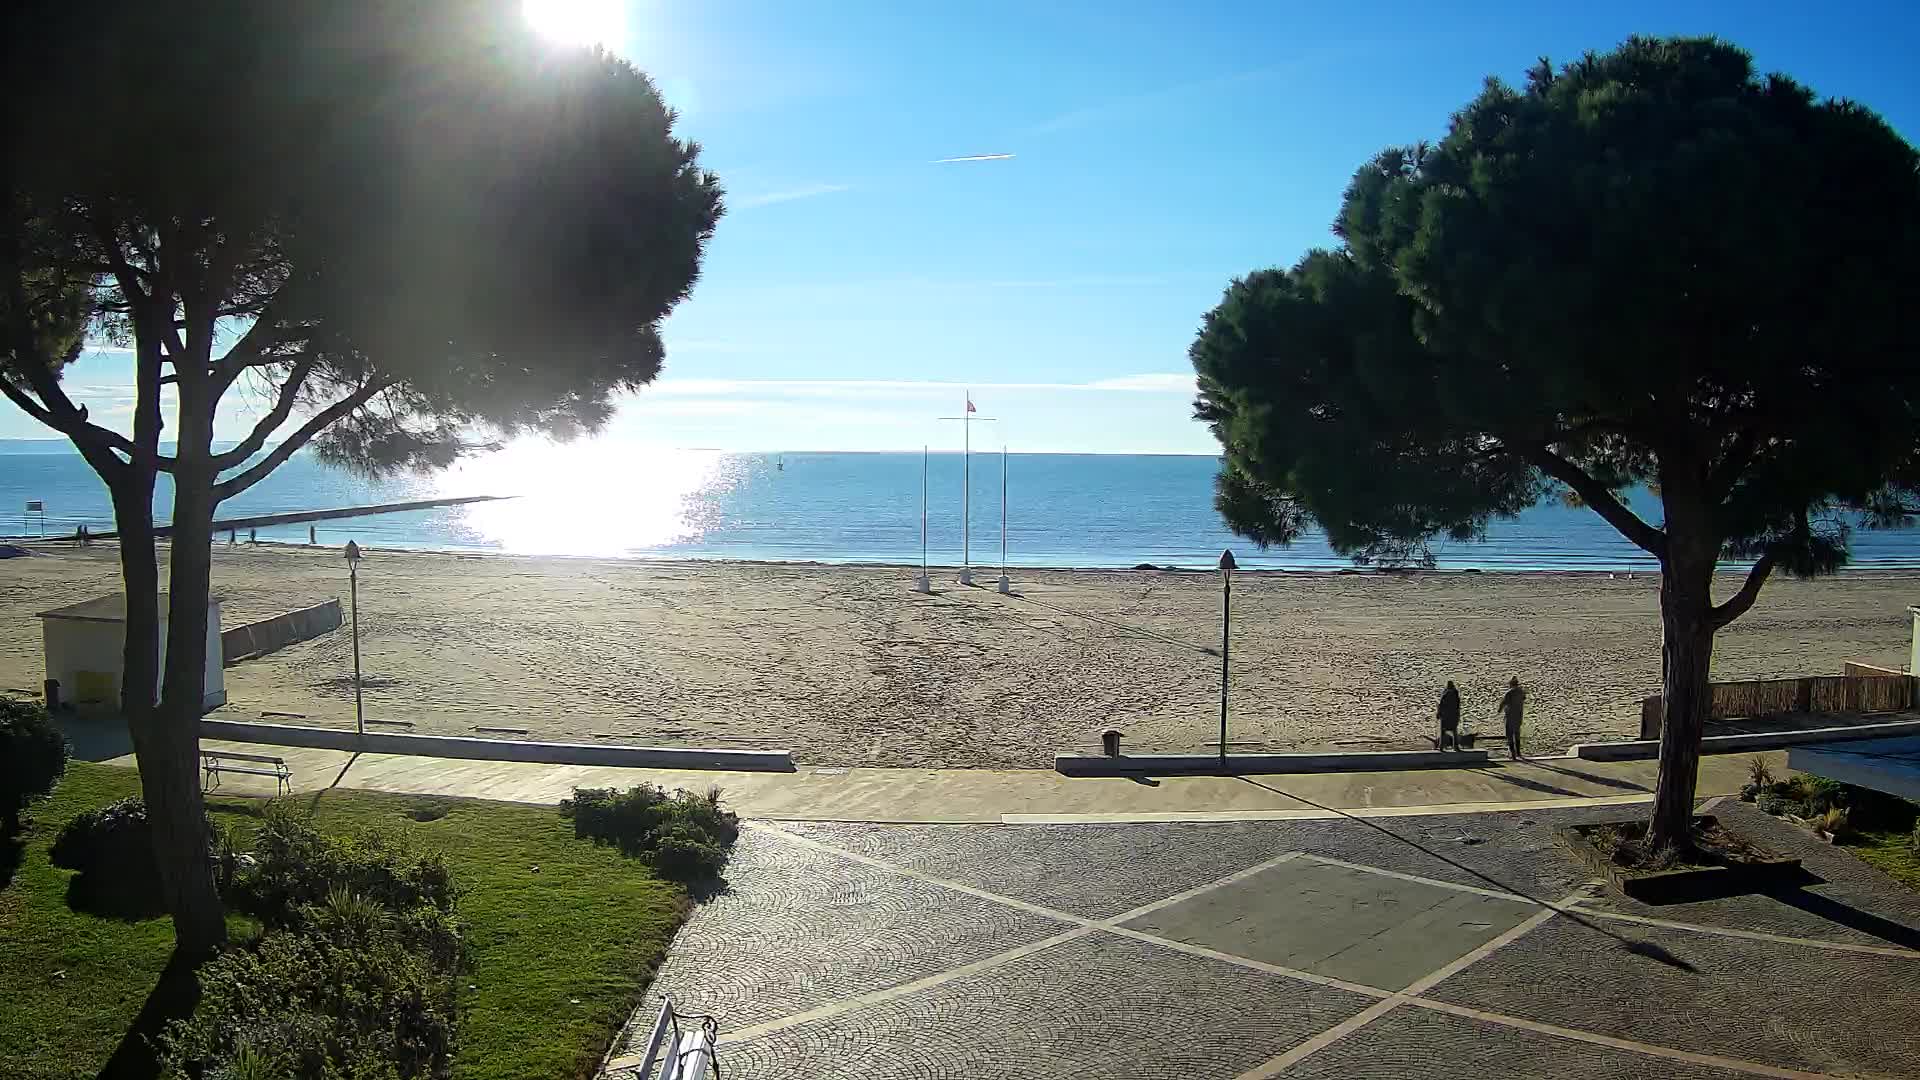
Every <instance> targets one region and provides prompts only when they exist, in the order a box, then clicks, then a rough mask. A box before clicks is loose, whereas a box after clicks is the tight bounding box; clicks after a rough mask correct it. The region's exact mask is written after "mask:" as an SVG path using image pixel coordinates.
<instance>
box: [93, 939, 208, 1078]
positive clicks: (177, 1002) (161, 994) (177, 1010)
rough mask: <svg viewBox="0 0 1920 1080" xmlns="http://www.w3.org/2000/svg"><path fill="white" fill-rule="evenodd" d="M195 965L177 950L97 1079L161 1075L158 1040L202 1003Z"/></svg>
mask: <svg viewBox="0 0 1920 1080" xmlns="http://www.w3.org/2000/svg"><path fill="white" fill-rule="evenodd" d="M194 968H195V965H193V964H191V963H188V962H187V961H185V960H183V959H182V958H181V956H180V954H179V953H178V952H175V953H174V954H173V956H172V958H171V959H169V960H168V961H167V966H166V967H165V968H164V969H162V970H161V972H160V981H159V982H157V983H155V984H154V987H153V990H152V992H151V993H149V994H148V995H147V1000H146V1001H145V1002H144V1003H143V1004H142V1005H141V1006H140V1013H139V1015H138V1016H135V1017H134V1020H133V1026H131V1027H129V1028H127V1030H126V1033H125V1034H124V1035H122V1036H120V1044H119V1045H118V1046H116V1047H114V1050H113V1056H112V1057H110V1058H108V1059H107V1063H106V1064H105V1065H104V1066H102V1067H101V1069H100V1072H99V1074H98V1075H97V1077H96V1078H95V1080H153V1078H154V1077H156V1076H158V1075H159V1073H160V1062H159V1060H158V1055H157V1053H156V1051H157V1049H158V1047H157V1046H156V1044H155V1040H156V1039H157V1038H158V1037H159V1035H160V1033H161V1032H163V1031H165V1030H166V1029H167V1025H168V1024H170V1023H172V1022H173V1021H175V1020H183V1019H185V1018H187V1017H188V1016H191V1015H193V1010H194V1007H195V1006H196V1005H198V1004H199V1003H200V983H199V981H198V980H197V979H195V978H194Z"/></svg>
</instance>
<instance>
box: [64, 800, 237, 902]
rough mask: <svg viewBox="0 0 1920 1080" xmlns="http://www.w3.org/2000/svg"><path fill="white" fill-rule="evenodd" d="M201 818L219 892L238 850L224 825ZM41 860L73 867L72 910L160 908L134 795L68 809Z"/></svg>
mask: <svg viewBox="0 0 1920 1080" xmlns="http://www.w3.org/2000/svg"><path fill="white" fill-rule="evenodd" d="M206 822H207V858H208V859H209V861H211V862H212V864H213V868H214V879H215V883H216V884H218V885H219V887H220V889H221V891H222V892H223V893H224V892H226V891H227V887H228V885H229V884H230V883H231V882H232V880H233V875H234V872H235V870H236V868H237V867H238V866H239V863H240V857H239V852H238V850H237V849H236V847H235V843H234V839H233V834H232V833H231V832H230V831H229V830H226V829H223V828H221V827H220V825H219V824H218V823H217V822H215V821H214V820H213V819H212V818H211V817H208V818H207V819H206ZM47 861H49V862H51V863H53V865H55V866H59V867H64V868H65V869H68V870H77V871H79V874H78V876H77V877H75V878H74V880H73V883H72V884H71V885H70V886H69V888H68V893H67V900H68V904H69V905H70V906H72V907H74V908H76V909H78V910H82V911H90V912H93V913H94V914H99V915H118V916H122V917H130V918H144V917H147V916H151V915H158V914H160V913H161V912H162V911H164V910H165V904H164V900H163V897H162V894H161V888H160V868H159V866H158V864H157V863H156V862H155V861H154V854H153V828H152V826H151V825H150V824H149V823H148V821H147V804H146V803H145V802H142V801H141V799H140V797H139V796H138V795H129V796H128V797H126V798H124V799H121V800H120V801H119V802H116V803H109V804H108V805H106V806H103V807H100V808H99V809H97V810H87V811H83V812H81V813H79V814H76V815H74V816H73V817H72V818H71V819H69V820H68V822H67V823H66V825H65V826H64V827H62V828H61V830H60V835H58V836H56V837H54V840H53V847H52V848H50V849H49V850H48V851H47Z"/></svg>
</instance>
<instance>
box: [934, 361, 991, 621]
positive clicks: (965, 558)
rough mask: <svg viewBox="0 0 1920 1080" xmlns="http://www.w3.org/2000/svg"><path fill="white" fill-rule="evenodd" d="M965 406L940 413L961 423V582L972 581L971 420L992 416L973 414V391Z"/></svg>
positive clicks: (988, 418) (944, 417)
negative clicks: (947, 413) (956, 413)
mask: <svg viewBox="0 0 1920 1080" xmlns="http://www.w3.org/2000/svg"><path fill="white" fill-rule="evenodd" d="M965 405H966V408H964V409H962V410H961V411H960V415H959V416H943V417H941V418H940V419H942V420H958V421H960V423H961V424H962V425H963V426H962V427H961V429H960V430H961V433H962V434H961V443H960V562H961V564H962V565H961V567H960V584H962V585H971V584H973V422H974V421H975V420H992V419H994V417H991V416H975V415H974V408H973V391H971V390H969V391H967V397H966V401H965Z"/></svg>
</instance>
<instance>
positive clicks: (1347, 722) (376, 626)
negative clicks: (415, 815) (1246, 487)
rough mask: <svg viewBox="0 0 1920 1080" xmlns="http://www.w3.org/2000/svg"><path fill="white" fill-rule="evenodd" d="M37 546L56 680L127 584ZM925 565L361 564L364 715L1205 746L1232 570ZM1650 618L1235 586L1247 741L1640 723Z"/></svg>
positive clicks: (222, 589)
mask: <svg viewBox="0 0 1920 1080" xmlns="http://www.w3.org/2000/svg"><path fill="white" fill-rule="evenodd" d="M43 551H44V554H45V557H41V558H20V559H11V560H7V561H5V562H0V688H15V689H20V688H33V687H37V686H38V685H39V682H40V679H41V678H42V677H43V676H42V671H41V660H40V652H41V641H40V623H39V620H38V619H36V618H35V617H34V616H35V615H36V614H37V613H38V612H41V611H45V610H47V609H50V608H55V607H59V606H62V605H64V604H68V603H74V602H77V601H80V600H84V599H88V598H90V597H93V596H97V595H100V594H102V593H106V592H112V591H117V589H118V587H119V580H118V565H117V562H116V557H117V556H116V553H115V552H114V550H113V549H112V548H111V547H110V546H101V547H95V548H92V549H90V550H86V551H76V550H72V549H70V548H61V547H49V548H46V549H43ZM214 555H215V558H214V587H215V590H216V592H217V593H219V594H220V595H221V596H223V597H224V599H225V606H224V622H225V624H226V625H228V626H233V625H237V624H239V623H243V622H247V621H250V620H252V619H256V618H261V617H264V616H267V615H272V614H275V613H277V612H280V611H285V610H288V609H291V608H296V607H301V606H305V605H308V604H312V603H317V602H320V601H322V600H326V599H328V598H331V597H336V596H337V597H339V598H340V599H341V600H342V601H343V602H344V601H345V600H346V595H347V580H346V567H345V564H344V563H343V562H342V560H341V558H340V553H339V552H338V551H337V550H335V549H312V550H303V549H299V548H286V547H274V546H266V545H262V546H260V547H247V546H244V545H243V546H241V547H238V548H229V547H227V546H225V545H219V546H216V548H215V552H214ZM912 576H913V574H912V571H909V570H906V569H901V568H893V567H836V566H809V565H785V564H759V563H646V562H619V561H592V560H570V559H533V558H511V557H493V556H486V557H477V556H458V555H447V554H430V553H406V552H373V553H371V554H370V555H369V557H368V558H367V560H366V562H365V563H364V564H363V565H362V567H361V571H360V625H361V635H362V638H361V640H362V651H363V660H364V664H365V671H366V679H365V694H366V708H367V715H368V717H369V718H372V719H379V720H408V721H412V722H413V724H414V725H415V726H414V728H413V730H415V731H421V732H436V733H444V734H459V735H474V734H477V733H476V732H475V731H474V729H475V728H476V727H492V728H524V729H526V730H527V732H528V733H529V734H528V736H527V737H529V738H536V739H551V740H568V741H583V742H589V741H603V742H612V741H617V742H623V743H645V744H658V745H707V746H729V747H777V748H787V749H791V750H792V751H793V753H794V756H795V758H796V759H797V760H799V761H801V762H802V763H805V764H810V765H941V766H963V767H1010V766H1011V767H1021V766H1041V767H1044V766H1048V765H1050V764H1051V760H1052V755H1053V753H1054V752H1055V751H1056V750H1059V749H1063V748H1068V747H1079V746H1089V745H1092V744H1093V743H1094V742H1095V741H1096V734H1095V733H1096V732H1097V731H1098V730H1099V729H1100V728H1102V727H1105V726H1107V725H1112V726H1115V727H1118V728H1120V729H1122V730H1123V731H1125V732H1126V734H1127V745H1128V747H1129V748H1130V749H1176V748H1194V747H1201V746H1209V745H1211V744H1212V741H1213V740H1214V739H1215V738H1216V737H1217V731H1218V722H1219V714H1218V707H1219V705H1218V702H1219V696H1218V695H1219V678H1220V660H1219V657H1218V655H1217V653H1214V652H1211V651H1209V650H1212V649H1215V648H1217V646H1218V639H1219V632H1220V582H1219V579H1218V576H1217V575H1213V574H1199V573H1148V572H1086V571H1030V570H1029V571H1018V572H1016V573H1015V575H1014V588H1015V590H1016V592H1017V593H1018V594H1019V595H1017V596H999V595H996V594H995V593H994V592H993V591H992V589H991V588H990V587H989V588H985V589H977V588H966V587H962V586H959V585H957V584H955V583H954V573H953V572H952V571H947V572H944V573H940V572H936V575H935V577H936V582H935V586H936V594H935V595H933V596H918V595H915V594H914V593H913V592H912V591H911V583H912ZM982 580H986V581H989V582H990V581H991V578H983V579H982ZM1734 587H1735V581H1734V579H1732V578H1730V577H1729V578H1727V579H1725V580H1723V581H1722V583H1721V588H1722V590H1723V591H1725V590H1731V589H1732V588H1734ZM1916 597H1920V575H1914V574H1893V573H1885V574H1882V573H1861V574H1850V575H1842V576H1841V577H1838V578H1834V579H1828V580H1823V581H1818V582H1798V581H1791V580H1776V581H1773V582H1771V583H1769V584H1768V586H1767V588H1766V591H1765V592H1764V593H1763V594H1762V596H1761V599H1760V602H1759V603H1758V604H1757V605H1756V606H1755V608H1754V609H1753V611H1752V612H1751V613H1749V614H1748V615H1747V616H1746V617H1745V618H1743V619H1741V620H1740V621H1738V622H1736V623H1735V624H1734V625H1733V626H1732V627H1730V628H1728V630H1726V631H1725V632H1723V633H1722V634H1721V635H1720V638H1719V645H1718V648H1717V650H1716V654H1715V657H1714V672H1715V675H1716V677H1719V678H1758V677H1773V676H1788V675H1801V674H1838V673H1839V671H1840V667H1841V664H1842V663H1844V662H1845V661H1847V660H1858V661H1865V662H1869V663H1877V664H1885V665H1891V666H1895V667H1898V666H1901V665H1902V664H1903V663H1904V662H1905V660H1906V656H1907V639H1908V624H1907V614H1906V605H1907V604H1908V603H1909V602H1912V601H1914V600H1915V599H1916ZM1657 609H1658V580H1657V578H1655V577H1652V576H1648V575H1640V576H1637V577H1635V578H1633V579H1628V578H1625V577H1619V578H1609V577H1608V576H1607V575H1605V574H1598V575H1594V574H1578V575H1576V574H1500V575H1496V574H1409V575H1386V574H1356V575H1330V574H1282V573H1242V574H1239V575H1237V576H1236V579H1235V585H1234V621H1233V630H1234V636H1233V650H1232V661H1233V670H1232V695H1233V698H1232V700H1233V714H1232V729H1231V741H1232V744H1233V745H1234V746H1236V747H1240V748H1246V749H1256V748H1267V749H1298V748H1318V747H1354V748H1383V749H1391V748H1412V747H1414V746H1417V745H1420V744H1421V743H1422V740H1424V739H1425V738H1428V737H1430V732H1431V728H1432V715H1433V702H1434V700H1435V698H1436V697H1437V695H1438V693H1439V690H1440V687H1441V685H1442V684H1443V683H1444V682H1445V681H1446V680H1447V679H1454V680H1456V681H1457V682H1458V683H1459V685H1460V687H1461V690H1462V693H1463V695H1464V698H1465V715H1466V720H1467V722H1466V724H1465V727H1466V728H1467V729H1468V730H1479V731H1482V732H1490V733H1491V732H1497V731H1498V729H1499V724H1498V721H1497V720H1496V719H1495V718H1494V715H1493V710H1494V702H1495V700H1496V699H1497V697H1498V693H1499V689H1500V687H1501V686H1502V685H1503V684H1504V683H1505V682H1506V680H1507V678H1508V677H1509V676H1511V675H1518V676H1519V677H1520V678H1521V679H1522V681H1523V682H1525V683H1526V684H1527V686H1528V688H1529V692H1530V697H1529V711H1528V728H1527V733H1528V734H1527V741H1528V748H1529V751H1530V752H1549V751H1558V750H1561V749H1563V748H1565V747H1566V746H1567V745H1569V744H1571V743H1574V742H1579V741H1583V740H1592V739H1599V738H1607V737H1621V736H1630V735H1632V734H1633V733H1634V732H1635V731H1636V730H1637V724H1638V720H1637V716H1638V712H1637V710H1638V701H1639V699H1640V698H1641V697H1642V696H1643V695H1646V694H1648V693H1652V692H1654V691H1655V690H1656V689H1657V682H1658V670H1659V660H1658V652H1657V649H1658V642H1659V621H1658V617H1657ZM352 670H353V667H352V652H351V645H350V640H349V636H348V633H347V630H346V629H345V628H344V627H343V628H342V629H341V630H339V631H336V632H334V633H331V634H328V635H325V636H323V637H321V638H317V639H315V640H312V641H308V642H303V643H300V644H297V645H294V646H291V647H288V648H286V649H283V650H281V651H279V652H277V653H273V654H271V655H269V656H265V657H262V658H259V659H255V660H249V661H246V662H243V663H240V664H236V665H234V666H232V667H229V668H228V669H227V671H226V680H227V691H228V695H229V698H230V703H229V704H228V706H227V707H226V708H225V709H224V710H222V711H221V713H220V714H219V715H227V716H232V717H234V718H246V719H257V718H258V717H259V716H260V714H261V713H262V712H284V713H298V714H304V715H305V716H306V717H307V720H306V722H309V723H318V724H325V725H333V726H351V725H352V723H353V685H352ZM382 730H390V731H391V730H406V729H404V728H397V727H392V726H383V727H382ZM1495 741H1496V742H1497V741H1498V740H1497V739H1496V740H1495Z"/></svg>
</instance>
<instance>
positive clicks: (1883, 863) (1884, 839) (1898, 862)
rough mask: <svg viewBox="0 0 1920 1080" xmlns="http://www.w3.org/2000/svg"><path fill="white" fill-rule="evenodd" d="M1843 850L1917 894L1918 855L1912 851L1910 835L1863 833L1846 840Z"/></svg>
mask: <svg viewBox="0 0 1920 1080" xmlns="http://www.w3.org/2000/svg"><path fill="white" fill-rule="evenodd" d="M1846 848H1847V850H1848V851H1851V852H1853V853H1854V854H1855V855H1857V856H1859V857H1860V860H1861V861H1862V862H1867V863H1871V864H1872V865H1874V866H1876V867H1878V868H1879V870H1880V872H1881V873H1883V874H1885V875H1887V876H1888V877H1890V878H1892V879H1893V880H1895V881H1897V882H1899V883H1900V884H1902V885H1905V886H1906V887H1907V888H1909V889H1913V890H1914V891H1916V892H1920V855H1916V854H1915V853H1914V850H1913V834H1912V833H1911V832H1884V831H1883V832H1876V831H1871V830H1868V831H1863V832H1858V833H1855V834H1854V835H1852V836H1850V837H1848V838H1847V841H1846Z"/></svg>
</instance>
